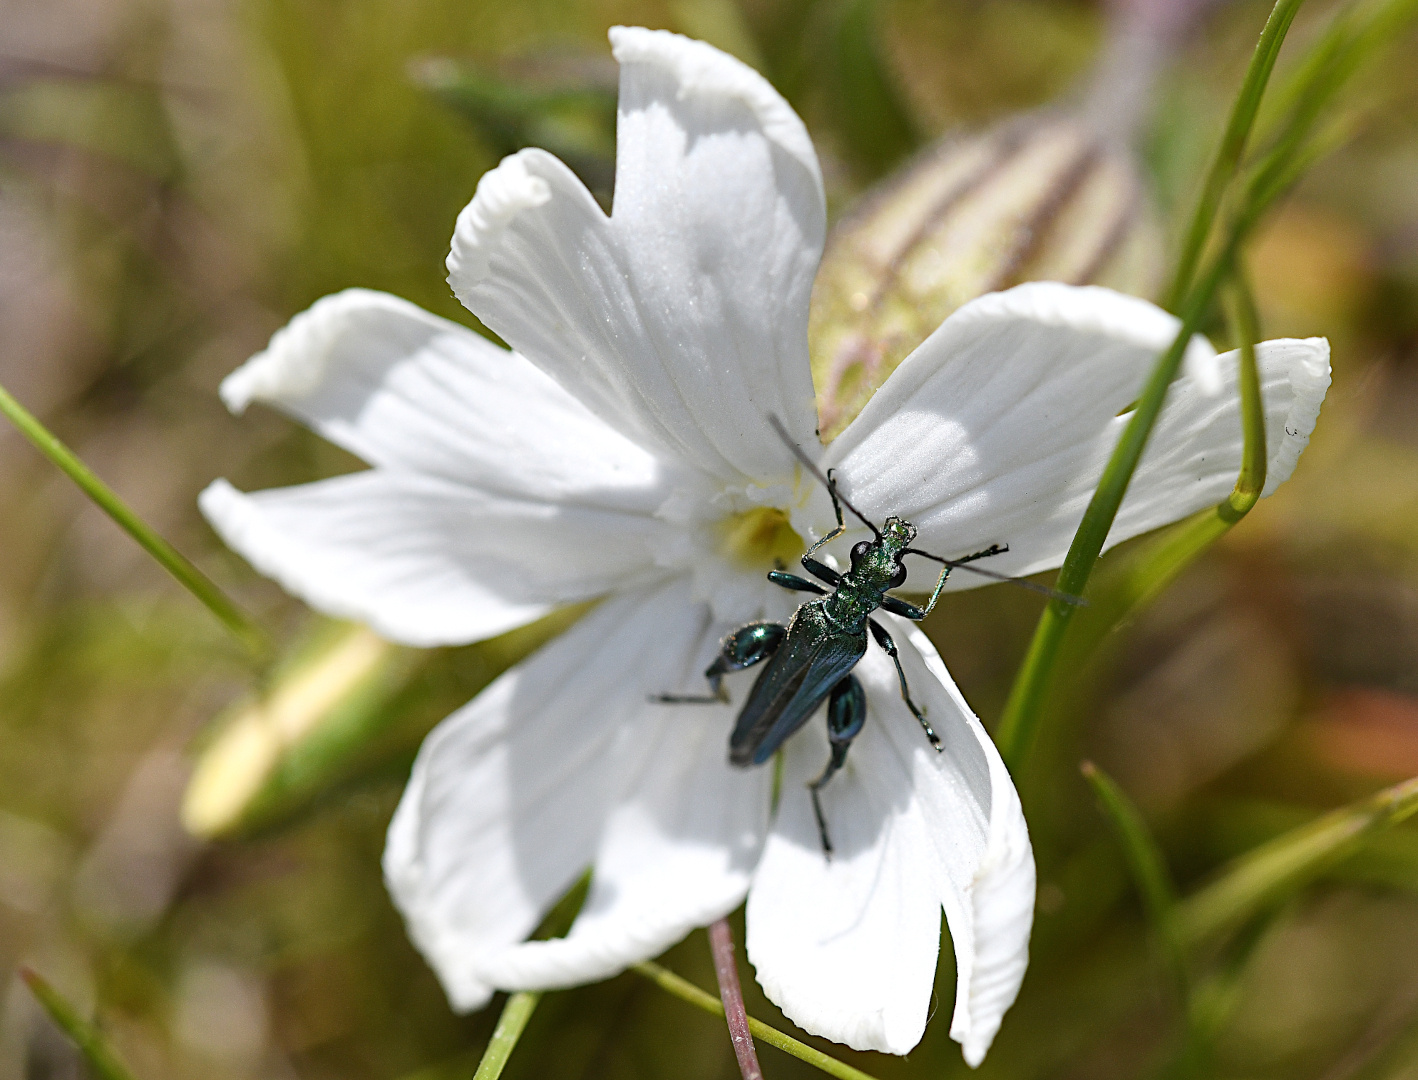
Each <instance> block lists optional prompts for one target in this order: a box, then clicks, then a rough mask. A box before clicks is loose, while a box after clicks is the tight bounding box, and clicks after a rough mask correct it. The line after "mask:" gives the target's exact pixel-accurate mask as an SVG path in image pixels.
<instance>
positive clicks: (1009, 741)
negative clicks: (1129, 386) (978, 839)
mask: <svg viewBox="0 0 1418 1080" xmlns="http://www.w3.org/2000/svg"><path fill="white" fill-rule="evenodd" d="M1241 235H1242V234H1241V231H1240V230H1239V229H1238V230H1237V231H1235V232H1233V233H1232V236H1231V240H1230V242H1229V243H1228V244H1227V246H1226V248H1225V250H1224V251H1222V252H1221V253H1220V254H1219V255H1218V256H1217V258H1216V261H1215V262H1214V263H1213V264H1212V267H1211V269H1210V271H1209V272H1208V273H1207V274H1206V276H1205V277H1204V278H1203V280H1202V282H1201V283H1200V284H1199V285H1198V286H1197V288H1196V290H1195V292H1194V293H1193V294H1192V296H1191V297H1190V298H1189V299H1188V301H1187V305H1186V310H1185V312H1184V313H1183V315H1182V325H1181V327H1180V328H1179V329H1178V331H1177V336H1176V337H1175V338H1174V339H1173V340H1172V344H1171V345H1170V346H1169V347H1168V349H1167V351H1166V352H1164V353H1163V354H1162V356H1161V357H1160V358H1159V359H1158V361H1157V365H1156V366H1155V367H1154V368H1153V369H1152V374H1151V375H1150V376H1149V377H1148V380H1147V384H1146V386H1145V387H1144V388H1143V391H1142V394H1141V396H1140V397H1139V398H1138V402H1137V408H1136V409H1134V410H1133V414H1132V419H1131V420H1129V421H1128V425H1127V427H1125V428H1124V429H1123V434H1122V437H1121V438H1120V439H1119V440H1118V445H1117V446H1116V447H1114V449H1113V455H1112V457H1111V458H1110V459H1109V460H1108V465H1107V468H1105V469H1104V470H1103V476H1102V478H1101V479H1100V480H1099V481H1098V487H1097V490H1095V491H1094V492H1093V498H1092V499H1091V500H1090V501H1089V503H1088V509H1087V510H1086V511H1084V514H1083V520H1082V521H1081V522H1080V523H1079V526H1078V531H1077V532H1076V533H1074V536H1073V543H1072V544H1070V545H1069V549H1068V555H1067V556H1066V557H1065V558H1064V563H1063V567H1062V569H1061V570H1060V571H1059V577H1058V581H1057V582H1056V583H1055V587H1056V588H1057V589H1058V590H1059V591H1060V592H1063V593H1069V594H1071V595H1073V596H1082V595H1083V590H1084V589H1085V588H1086V587H1087V585H1088V578H1089V576H1090V575H1091V574H1092V572H1093V566H1094V564H1095V563H1096V562H1097V561H1098V556H1099V554H1100V553H1101V552H1102V550H1103V544H1104V543H1105V542H1106V540H1107V537H1108V531H1109V530H1110V529H1111V528H1112V527H1113V519H1114V518H1116V517H1117V513H1118V507H1119V506H1121V505H1122V501H1123V495H1124V494H1126V492H1127V487H1128V483H1129V482H1130V481H1131V480H1132V474H1133V471H1134V470H1135V469H1136V468H1137V463H1138V461H1139V460H1140V459H1141V457H1142V451H1143V450H1144V449H1145V448H1146V446H1147V438H1148V436H1149V435H1151V434H1152V428H1153V425H1155V424H1156V422H1157V417H1158V416H1159V415H1160V414H1161V412H1162V404H1163V401H1164V399H1165V398H1166V395H1167V390H1168V388H1169V387H1170V386H1171V385H1172V380H1173V379H1175V378H1176V376H1177V372H1178V370H1179V369H1180V368H1181V365H1182V357H1183V356H1184V355H1185V354H1186V349H1187V345H1188V344H1189V343H1190V342H1191V338H1192V334H1193V333H1195V332H1196V330H1197V327H1198V326H1199V325H1200V323H1201V320H1202V316H1203V315H1204V313H1205V312H1206V310H1207V308H1208V306H1209V305H1210V303H1211V299H1212V297H1213V296H1215V294H1216V290H1217V288H1218V287H1219V286H1220V284H1221V281H1222V279H1223V277H1224V276H1225V275H1226V273H1227V271H1228V270H1229V269H1230V265H1231V260H1232V257H1233V256H1234V253H1235V248H1236V246H1237V245H1238V244H1239V242H1240V239H1241ZM1075 610H1076V606H1075V605H1074V604H1071V603H1067V602H1065V601H1062V600H1052V601H1050V602H1049V606H1048V607H1046V608H1045V609H1044V613H1043V615H1041V616H1040V617H1039V623H1038V626H1036V627H1035V630H1034V637H1033V639H1032V640H1031V641H1030V642H1029V651H1028V652H1027V653H1026V654H1025V657H1024V663H1023V664H1022V665H1021V667H1020V669H1019V674H1018V676H1016V678H1015V681H1014V686H1013V687H1011V688H1010V692H1009V699H1008V701H1006V702H1005V707H1004V714H1003V716H1002V717H1001V718H1000V723H999V728H998V730H997V731H996V734H995V742H996V743H998V744H999V750H1000V754H1001V756H1002V757H1003V758H1004V760H1005V763H1006V764H1008V765H1009V766H1010V768H1011V769H1017V768H1018V767H1019V765H1020V763H1021V762H1022V761H1023V759H1024V756H1025V754H1027V753H1028V750H1029V747H1030V745H1031V744H1032V743H1033V740H1034V732H1035V730H1036V729H1037V727H1038V725H1039V720H1040V717H1041V715H1042V706H1043V702H1044V694H1045V692H1046V691H1047V690H1048V687H1049V681H1050V678H1051V676H1052V674H1053V670H1054V667H1055V665H1056V662H1057V660H1058V655H1059V646H1060V645H1061V644H1062V642H1063V636H1064V631H1065V630H1067V629H1068V626H1069V623H1070V621H1071V620H1072V619H1073V615H1074V612H1075Z"/></svg>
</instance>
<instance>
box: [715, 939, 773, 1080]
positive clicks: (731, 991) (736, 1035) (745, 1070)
mask: <svg viewBox="0 0 1418 1080" xmlns="http://www.w3.org/2000/svg"><path fill="white" fill-rule="evenodd" d="M709 948H710V950H711V951H712V952H713V954H714V974H715V976H716V977H717V978H718V980H719V1000H720V1001H722V1002H723V1003H724V1017H725V1019H726V1020H728V1023H729V1038H730V1039H732V1040H733V1044H734V1057H736V1058H738V1060H739V1072H741V1073H742V1074H743V1080H763V1070H762V1069H761V1068H759V1065H758V1054H757V1053H756V1052H755V1051H754V1049H753V1035H752V1034H750V1033H749V1030H748V1013H747V1011H746V1010H745V1009H744V1006H743V987H741V986H740V985H739V967H738V962H737V961H736V960H735V959H734V935H733V931H732V930H730V929H729V920H728V919H718V920H716V921H715V922H713V923H710V924H709Z"/></svg>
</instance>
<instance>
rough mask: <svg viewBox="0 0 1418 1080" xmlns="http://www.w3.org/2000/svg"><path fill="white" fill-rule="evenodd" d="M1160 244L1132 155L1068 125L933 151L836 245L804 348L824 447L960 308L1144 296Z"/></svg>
mask: <svg viewBox="0 0 1418 1080" xmlns="http://www.w3.org/2000/svg"><path fill="white" fill-rule="evenodd" d="M1161 258H1162V237H1161V233H1160V229H1159V227H1158V225H1157V222H1156V220H1155V218H1154V216H1153V214H1152V212H1151V208H1150V206H1149V204H1148V200H1147V196H1146V192H1145V191H1144V189H1143V186H1142V181H1141V179H1140V177H1139V176H1138V173H1137V168H1136V166H1135V165H1134V163H1133V161H1132V159H1131V156H1130V155H1129V153H1128V152H1127V151H1126V150H1124V149H1122V148H1121V147H1119V146H1117V145H1115V144H1113V143H1111V142H1110V141H1108V140H1107V139H1105V138H1104V137H1102V136H1100V135H1099V134H1097V132H1096V129H1095V128H1094V127H1093V126H1092V125H1087V124H1084V123H1082V122H1080V121H1079V120H1078V119H1075V118H1073V117H1072V116H1070V115H1068V114H1065V113H1046V114H1038V115H1031V116H1026V117H1022V118H1018V119H1015V120H1013V121H1010V122H1008V123H1005V124H1003V125H1000V126H998V127H996V128H993V129H991V130H989V131H986V132H984V133H981V134H976V135H970V136H965V137H961V138H957V139H949V140H946V141H943V142H941V143H938V144H937V145H936V146H934V147H932V148H930V149H928V150H926V151H925V152H923V153H922V154H921V155H920V156H918V157H917V158H916V160H915V161H913V162H911V163H909V164H908V165H906V166H905V167H904V168H903V169H901V170H900V171H899V172H898V173H897V174H896V175H895V176H894V177H891V178H889V179H887V180H886V181H885V182H884V183H883V184H882V185H881V186H880V187H879V188H878V189H877V190H876V191H875V192H873V193H871V194H869V195H868V196H867V197H866V199H865V200H864V201H863V202H862V203H861V204H860V205H859V207H858V208H857V209H856V210H854V211H853V212H852V213H850V214H849V215H848V216H847V217H846V218H845V219H844V220H843V221H842V222H840V223H839V224H838V225H837V226H836V228H834V230H833V232H832V234H831V236H830V237H829V238H828V242H827V250H826V252H825V253H824V255H823V260H822V266H821V269H820V270H819V272H818V276H817V281H816V284H815V286H814V290H813V297H812V312H811V315H810V317H809V324H808V336H809V343H810V348H811V352H812V366H813V379H814V382H815V384H816V386H817V394H818V416H819V422H820V430H821V435H822V438H823V440H824V441H827V440H830V439H832V438H833V437H835V436H836V435H838V434H840V433H841V431H842V430H843V429H844V428H845V427H846V426H847V425H848V424H849V423H851V421H852V419H853V418H854V417H855V416H856V415H857V413H858V412H860V411H861V409H862V406H863V405H865V404H866V402H867V400H868V399H869V398H870V397H871V395H872V394H873V393H874V392H875V391H876V389H877V387H879V386H880V385H881V384H882V383H883V382H885V381H886V377H887V376H888V375H890V374H891V372H892V371H894V370H895V369H896V366H897V365H898V364H900V363H901V361H902V360H904V359H905V358H906V356H907V355H908V354H909V353H910V352H911V350H912V349H914V348H915V347H916V346H917V345H919V344H920V343H921V342H922V341H923V340H925V338H926V337H927V335H929V334H930V333H931V332H932V331H933V330H935V328H936V327H937V326H939V325H940V323H941V321H942V320H943V319H944V318H945V317H946V316H947V315H949V314H950V313H951V312H952V311H954V310H955V309H956V308H958V307H959V306H960V305H961V304H963V303H965V302H966V301H968V300H971V299H973V298H974V297H976V296H980V295H982V294H984V293H987V292H994V291H996V290H999V289H1006V288H1009V287H1010V286H1012V285H1017V284H1019V283H1020V282H1024V281H1039V280H1050V281H1064V282H1069V283H1071V284H1079V285H1081V284H1092V283H1096V284H1105V285H1110V286H1112V287H1113V288H1116V289H1119V290H1121V291H1124V292H1130V293H1134V294H1138V295H1144V296H1145V295H1148V294H1150V293H1151V292H1153V290H1154V289H1155V288H1156V287H1157V284H1158V280H1159V277H1160V273H1161Z"/></svg>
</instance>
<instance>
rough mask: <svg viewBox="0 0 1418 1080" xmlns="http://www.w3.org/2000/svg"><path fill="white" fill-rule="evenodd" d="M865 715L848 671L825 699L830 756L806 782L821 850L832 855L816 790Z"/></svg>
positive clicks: (838, 765) (860, 695) (843, 753)
mask: <svg viewBox="0 0 1418 1080" xmlns="http://www.w3.org/2000/svg"><path fill="white" fill-rule="evenodd" d="M866 719H867V695H866V693H865V692H864V691H863V690H862V684H861V683H859V682H858V681H857V677H856V676H855V675H848V676H847V677H846V678H845V679H843V680H842V681H841V682H839V683H838V684H837V685H836V686H834V687H833V688H832V697H831V698H830V699H829V700H828V702H827V742H828V744H829V745H830V746H831V747H832V757H831V758H830V759H828V762H827V768H825V769H823V770H822V775H821V776H819V777H818V778H817V779H816V780H814V781H813V782H812V783H810V784H809V785H808V790H809V791H810V792H812V812H813V816H814V817H816V818H817V834H818V836H819V837H821V838H822V853H823V854H824V855H826V856H827V857H828V858H829V859H831V858H832V841H831V839H829V838H828V835H827V818H825V817H824V816H823V813H822V802H821V800H820V799H819V798H818V792H820V791H821V790H822V789H823V786H824V785H826V783H827V781H828V780H830V779H831V778H832V774H833V773H835V772H836V771H837V770H838V769H840V768H841V767H842V763H843V762H844V761H846V760H847V749H848V748H849V747H850V746H851V745H852V740H853V739H855V738H856V737H857V735H858V734H859V733H860V732H861V730H862V725H863V724H864V723H866Z"/></svg>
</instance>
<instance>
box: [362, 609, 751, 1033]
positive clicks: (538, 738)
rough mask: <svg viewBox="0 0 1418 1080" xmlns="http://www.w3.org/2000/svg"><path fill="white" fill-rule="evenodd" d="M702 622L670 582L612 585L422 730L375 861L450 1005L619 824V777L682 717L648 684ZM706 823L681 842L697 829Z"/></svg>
mask: <svg viewBox="0 0 1418 1080" xmlns="http://www.w3.org/2000/svg"><path fill="white" fill-rule="evenodd" d="M709 630H710V627H709V622H708V615H707V612H706V609H705V608H704V607H703V606H702V605H696V604H692V603H690V602H689V601H688V598H687V596H686V594H685V590H684V586H683V584H682V583H674V584H672V585H669V586H662V587H660V588H658V589H654V590H649V591H642V592H638V593H633V594H626V595H622V596H618V597H615V598H612V599H610V600H607V601H606V602H605V603H604V604H603V605H602V606H600V607H599V608H597V609H596V610H595V611H593V612H592V613H591V614H589V615H588V616H586V618H585V619H583V620H582V621H581V622H580V623H578V624H577V625H576V626H575V627H573V628H572V629H571V630H569V631H568V632H567V633H565V634H563V635H562V636H561V637H560V638H558V639H556V640H555V641H553V642H552V643H550V644H549V645H547V646H546V647H545V648H543V649H542V650H540V651H539V652H538V653H536V654H535V655H534V656H533V657H531V658H530V659H529V660H527V661H524V662H523V663H522V664H519V665H518V666H517V667H515V668H513V669H512V670H511V671H509V672H508V673H507V674H505V675H503V676H502V677H501V678H499V679H498V680H497V681H496V682H494V683H493V684H492V685H491V686H490V687H488V688H487V689H486V690H485V691H483V692H482V693H481V694H480V695H478V697H476V698H475V699H474V700H473V701H472V702H471V703H470V704H468V705H467V706H465V707H464V708H463V709H461V710H459V711H458V712H456V713H454V714H453V715H452V716H451V717H449V718H448V719H447V720H445V721H444V722H443V723H442V724H441V725H439V727H438V728H436V729H435V730H434V732H433V734H431V735H430V736H429V737H428V739H427V740H426V741H425V742H424V745H423V749H422V750H420V752H419V756H418V760H417V762H416V763H415V765H414V771H413V776H412V778H411V780H410V782H409V786H408V788H407V789H406V790H405V792H404V797H403V800H402V801H401V802H400V804H399V809H398V810H397V811H396V813H395V815H394V820H393V822H392V823H391V824H390V827H389V842H388V847H387V848H386V849H385V853H384V873H385V878H386V880H387V882H388V886H389V890H390V892H391V893H392V894H393V897H394V901H395V903H396V904H397V905H398V907H399V909H400V910H401V911H402V912H403V914H404V917H405V919H406V920H407V921H408V925H409V932H410V935H411V936H412V937H413V939H414V941H415V943H416V944H417V945H418V947H419V948H420V949H421V950H422V951H423V954H424V956H425V957H426V958H427V959H428V961H429V963H430V964H431V965H432V966H433V968H434V970H435V971H436V972H437V973H438V976H439V978H440V979H441V980H442V981H443V984H444V986H445V988H446V989H447V991H448V995H449V998H450V999H451V1000H452V1002H453V1004H454V1006H455V1007H456V1008H459V1009H473V1008H477V1007H478V1006H480V1005H482V1004H484V1003H485V1002H486V1001H487V999H488V998H489V997H490V996H491V994H492V992H493V988H494V986H496V985H497V984H498V981H499V980H498V979H496V978H494V976H493V973H492V965H494V964H495V963H496V962H497V960H498V958H499V956H501V955H502V954H504V953H505V951H506V950H507V949H508V947H509V946H513V945H515V944H517V943H518V942H520V941H521V940H522V939H523V938H525V937H526V936H527V934H528V933H530V932H531V931H532V930H533V929H534V928H535V927H536V925H537V923H538V922H539V921H540V920H541V918H542V916H543V915H544V914H545V913H546V911H547V910H548V908H549V907H550V906H551V905H552V904H553V903H554V902H555V900H556V899H557V898H558V897H559V896H561V895H562V894H563V893H564V892H565V891H566V890H567V889H568V888H569V887H570V886H571V885H572V883H574V882H575V880H576V878H577V877H578V876H579V875H580V874H581V872H582V871H583V870H584V869H585V868H586V867H587V866H588V865H589V864H590V862H591V860H592V858H593V856H594V855H595V854H596V852H597V848H598V846H601V848H602V850H603V851H604V847H605V842H604V841H603V837H608V836H610V835H611V834H612V833H614V832H616V831H618V830H625V829H626V827H627V819H626V815H624V814H623V813H622V812H621V811H618V810H617V807H620V806H624V805H627V804H633V803H634V801H635V800H634V798H633V797H632V798H631V799H630V800H627V793H628V792H630V791H631V790H632V789H634V788H635V785H636V783H637V781H638V779H639V778H640V777H641V776H642V775H646V774H647V770H653V769H654V768H656V767H657V763H656V762H655V761H654V760H653V758H654V755H655V753H656V751H657V750H661V751H662V750H664V749H665V747H666V746H668V745H669V744H668V743H667V742H666V741H665V740H664V739H663V738H662V735H663V734H664V733H665V732H666V731H669V730H670V729H672V728H674V727H675V726H676V725H678V726H680V727H681V728H682V727H683V725H684V724H685V722H686V719H685V717H684V715H683V710H678V709H670V708H665V707H663V706H657V705H652V704H651V703H650V702H649V701H648V697H649V695H650V694H651V693H653V692H655V691H658V690H660V689H662V688H663V687H665V686H675V685H680V684H681V683H682V682H683V681H685V680H688V679H689V678H691V677H692V676H693V674H695V672H694V671H693V665H692V664H691V661H697V660H698V659H699V658H700V657H701V656H702V655H703V653H704V651H705V649H706V648H707V647H709V646H708V645H707V644H706V642H707V641H708V640H709ZM706 711H708V712H711V713H712V712H713V711H714V710H706ZM711 721H712V717H711ZM710 726H712V724H711V725H710ZM695 734H696V733H695V732H694V731H693V730H691V731H690V732H689V735H690V736H691V738H690V742H691V743H692V741H693V736H694V735H695ZM721 745H722V744H721ZM693 756H694V755H693V754H692V753H688V754H686V755H684V757H682V758H681V759H680V762H681V763H682V764H684V763H687V762H688V760H689V759H692V758H693ZM721 760H722V759H721ZM721 767H722V768H724V769H727V766H721ZM653 801H654V800H653V799H651V802H653ZM663 823H664V822H663V820H662V821H661V824H663ZM712 831H713V830H712V829H706V830H705V831H703V832H698V833H696V832H694V831H690V833H689V834H688V839H687V843H688V844H690V845H691V846H692V845H694V844H695V843H696V841H695V840H694V839H693V837H695V836H697V837H698V838H699V840H700V841H702V842H703V843H704V844H705V845H707V844H708V842H709V836H710V834H711V833H712ZM735 835H736V836H737V834H735ZM670 846H673V845H670ZM741 857H742V853H738V854H736V855H735V856H734V857H733V858H727V857H725V858H726V860H727V861H728V862H730V863H733V862H734V861H735V860H736V859H738V858H741ZM696 869H697V870H698V871H699V877H698V878H697V883H698V884H707V883H709V875H708V874H707V873H705V872H704V866H703V865H702V864H701V865H699V866H697V867H696ZM739 872H740V873H741V871H739ZM715 887H717V888H719V890H720V892H722V891H723V888H722V884H717V885H715ZM588 914H589V913H588Z"/></svg>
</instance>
